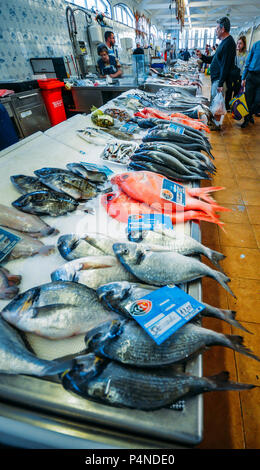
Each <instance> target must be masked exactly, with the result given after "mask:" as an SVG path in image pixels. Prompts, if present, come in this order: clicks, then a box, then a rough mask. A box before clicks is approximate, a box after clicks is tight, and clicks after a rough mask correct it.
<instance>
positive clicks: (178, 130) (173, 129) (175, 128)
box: [169, 123, 185, 135]
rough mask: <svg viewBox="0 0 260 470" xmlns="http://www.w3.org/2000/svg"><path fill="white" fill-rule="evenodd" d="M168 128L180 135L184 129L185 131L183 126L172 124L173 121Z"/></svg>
mask: <svg viewBox="0 0 260 470" xmlns="http://www.w3.org/2000/svg"><path fill="white" fill-rule="evenodd" d="M169 129H170V130H171V131H172V132H175V134H180V135H182V134H184V131H185V129H184V127H181V126H178V124H173V123H171V124H170V125H169Z"/></svg>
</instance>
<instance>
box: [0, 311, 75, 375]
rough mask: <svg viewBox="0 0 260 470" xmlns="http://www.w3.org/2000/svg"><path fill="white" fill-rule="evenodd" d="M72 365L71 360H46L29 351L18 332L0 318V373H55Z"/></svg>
mask: <svg viewBox="0 0 260 470" xmlns="http://www.w3.org/2000/svg"><path fill="white" fill-rule="evenodd" d="M71 367H73V361H72V360H64V361H62V360H60V361H59V360H53V361H47V360H44V359H40V358H39V357H37V356H36V355H35V354H33V353H32V352H30V351H29V350H28V349H27V347H26V346H25V344H24V342H23V341H22V339H21V337H20V335H19V333H18V332H17V331H16V330H15V329H14V328H12V327H11V326H10V325H8V324H7V323H6V322H5V321H3V320H2V319H0V373H1V374H12V375H18V374H25V375H34V376H39V377H42V376H45V375H56V374H60V373H62V372H63V371H65V370H67V369H70V368H71Z"/></svg>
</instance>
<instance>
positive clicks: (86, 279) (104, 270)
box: [51, 255, 135, 289]
mask: <svg viewBox="0 0 260 470" xmlns="http://www.w3.org/2000/svg"><path fill="white" fill-rule="evenodd" d="M51 279H52V280H53V281H74V282H78V283H81V284H84V285H85V286H88V287H90V288H92V289H97V287H99V286H100V285H101V284H104V283H107V282H112V281H120V280H125V281H133V280H135V277H134V276H133V275H132V274H131V273H130V272H129V271H127V270H126V269H125V268H124V267H123V266H122V264H121V263H119V262H118V260H117V258H116V257H115V256H109V255H104V256H102V255H101V256H87V257H85V258H79V259H76V260H73V261H69V262H68V263H66V264H64V265H63V266H61V267H60V268H58V269H56V271H53V272H52V273H51Z"/></svg>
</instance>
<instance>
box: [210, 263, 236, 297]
mask: <svg viewBox="0 0 260 470" xmlns="http://www.w3.org/2000/svg"><path fill="white" fill-rule="evenodd" d="M212 271H213V273H212V276H211V277H213V278H214V279H215V280H216V281H218V282H219V284H220V285H221V286H222V287H224V289H225V290H226V291H228V292H229V293H230V294H231V295H232V296H233V297H234V298H235V299H236V296H235V294H234V292H232V290H231V289H230V287H229V286H228V285H227V282H230V278H229V277H228V276H226V274H224V273H223V272H220V271H216V270H212Z"/></svg>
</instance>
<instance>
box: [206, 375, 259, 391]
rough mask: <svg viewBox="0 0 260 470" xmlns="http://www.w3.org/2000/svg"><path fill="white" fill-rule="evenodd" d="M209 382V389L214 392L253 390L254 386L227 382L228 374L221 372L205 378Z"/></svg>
mask: <svg viewBox="0 0 260 470" xmlns="http://www.w3.org/2000/svg"><path fill="white" fill-rule="evenodd" d="M207 380H208V381H209V387H210V388H209V389H210V390H216V391H224V390H250V389H251V388H254V387H255V385H253V384H242V383H238V382H232V381H230V380H229V372H227V371H222V372H220V373H219V374H216V375H212V376H211V377H207Z"/></svg>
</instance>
